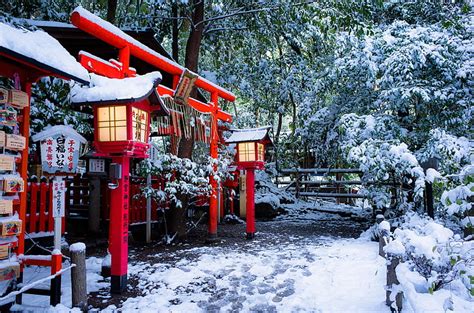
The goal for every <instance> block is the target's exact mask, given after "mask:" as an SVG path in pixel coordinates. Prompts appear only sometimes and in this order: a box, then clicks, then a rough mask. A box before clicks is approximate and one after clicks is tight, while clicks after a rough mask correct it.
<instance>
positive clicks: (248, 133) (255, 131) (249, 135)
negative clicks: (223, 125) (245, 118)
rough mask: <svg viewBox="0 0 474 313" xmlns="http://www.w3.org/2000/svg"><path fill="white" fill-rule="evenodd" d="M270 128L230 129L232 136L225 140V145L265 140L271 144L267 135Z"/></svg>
mask: <svg viewBox="0 0 474 313" xmlns="http://www.w3.org/2000/svg"><path fill="white" fill-rule="evenodd" d="M270 129H271V126H264V127H259V128H247V129H231V130H230V131H231V132H232V135H231V136H230V137H229V138H228V139H227V140H226V143H235V142H249V141H261V140H265V141H268V142H271V140H270V137H269V135H268V132H269V130H270Z"/></svg>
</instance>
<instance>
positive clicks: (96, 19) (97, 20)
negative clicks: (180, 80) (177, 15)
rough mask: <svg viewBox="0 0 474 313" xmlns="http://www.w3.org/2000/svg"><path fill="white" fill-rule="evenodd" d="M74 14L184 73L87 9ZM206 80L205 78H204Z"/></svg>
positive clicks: (76, 10)
mask: <svg viewBox="0 0 474 313" xmlns="http://www.w3.org/2000/svg"><path fill="white" fill-rule="evenodd" d="M73 13H77V14H79V15H80V16H82V17H85V18H86V19H87V20H89V21H91V22H93V23H94V24H97V25H99V26H101V27H103V28H104V29H106V30H107V31H109V32H111V33H113V34H114V35H115V36H118V37H120V38H122V39H124V40H126V41H127V42H130V43H133V45H135V46H137V47H139V48H140V49H143V50H145V51H146V52H147V53H150V54H151V55H153V56H154V57H156V58H159V59H162V60H163V61H164V62H166V63H172V64H173V66H176V67H177V68H179V69H180V70H182V71H184V70H185V68H184V67H183V66H181V65H179V64H178V63H176V62H173V61H172V60H170V59H168V58H166V57H164V56H162V55H161V54H159V53H158V52H156V51H154V50H153V49H150V48H149V47H147V46H146V45H144V44H142V43H141V42H139V41H138V40H136V39H134V38H132V37H131V36H130V35H127V34H126V33H125V32H123V31H122V30H120V29H119V28H117V27H116V26H115V25H113V24H112V23H110V22H107V21H104V20H103V19H101V18H100V17H98V16H97V15H95V14H93V13H91V12H89V11H87V10H86V9H84V8H83V7H82V6H78V7H77V8H75V9H74V11H73V12H72V14H73ZM193 74H196V73H193ZM196 75H198V74H196ZM203 79H204V78H203ZM204 80H205V81H206V83H208V84H209V85H211V86H213V87H215V88H216V89H223V88H222V87H221V86H219V85H217V84H215V83H213V82H211V81H209V80H207V79H204ZM227 93H229V94H231V95H233V96H234V97H235V95H234V94H233V93H231V92H229V91H227Z"/></svg>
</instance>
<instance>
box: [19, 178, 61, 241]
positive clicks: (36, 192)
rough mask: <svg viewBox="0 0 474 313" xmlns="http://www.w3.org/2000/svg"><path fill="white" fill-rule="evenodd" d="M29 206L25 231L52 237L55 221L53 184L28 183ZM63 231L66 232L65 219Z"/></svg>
mask: <svg viewBox="0 0 474 313" xmlns="http://www.w3.org/2000/svg"><path fill="white" fill-rule="evenodd" d="M27 192H28V205H27V207H26V225H25V231H26V232H27V233H29V234H37V235H41V234H44V235H48V232H49V233H50V235H52V233H51V232H52V231H53V230H54V219H53V215H52V208H53V201H52V183H48V182H41V183H35V182H30V183H28V189H27ZM62 231H63V233H64V231H65V219H64V218H63V227H62Z"/></svg>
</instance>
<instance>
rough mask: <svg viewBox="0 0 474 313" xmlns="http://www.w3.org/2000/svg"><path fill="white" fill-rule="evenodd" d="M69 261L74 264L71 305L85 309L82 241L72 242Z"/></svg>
mask: <svg viewBox="0 0 474 313" xmlns="http://www.w3.org/2000/svg"><path fill="white" fill-rule="evenodd" d="M69 251H70V252H71V263H73V264H76V266H75V267H73V268H72V269H71V289H72V306H73V307H77V308H80V309H81V310H82V311H83V312H86V311H87V283H86V245H85V244H83V243H82V242H78V243H75V244H72V245H71V246H70V247H69Z"/></svg>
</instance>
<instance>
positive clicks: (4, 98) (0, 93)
mask: <svg viewBox="0 0 474 313" xmlns="http://www.w3.org/2000/svg"><path fill="white" fill-rule="evenodd" d="M7 102H8V89H5V88H0V104H5V103H7Z"/></svg>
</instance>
